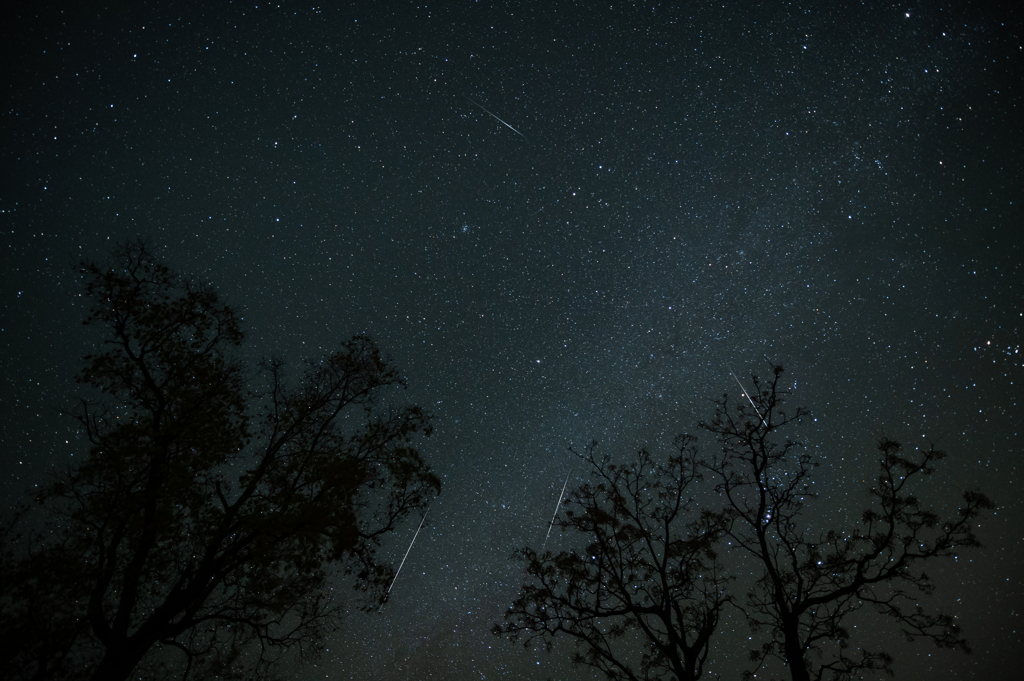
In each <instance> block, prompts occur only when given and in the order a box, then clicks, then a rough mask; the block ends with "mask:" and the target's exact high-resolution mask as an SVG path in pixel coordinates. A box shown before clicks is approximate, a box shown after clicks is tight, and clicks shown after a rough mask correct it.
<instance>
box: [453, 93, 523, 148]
mask: <svg viewBox="0 0 1024 681" xmlns="http://www.w3.org/2000/svg"><path fill="white" fill-rule="evenodd" d="M463 96H465V95H463ZM466 99H469V101H471V102H473V104H476V105H477V106H478V107H480V108H481V109H483V110H484V111H486V112H487V113H488V114H490V115H491V116H493V117H494V119H495V120H496V121H498V122H499V123H501V124H502V125H504V126H505V127H506V128H508V129H509V130H511V131H512V132H514V133H515V134H517V135H519V136H520V137H522V138H523V139H524V140H525V139H526V135H524V134H523V133H521V132H519V131H518V130H516V129H515V128H513V127H512V126H511V125H509V124H508V123H506V122H505V121H503V120H501V119H500V118H498V117H497V116H495V115H494V114H492V113H491V112H490V111H487V109H486V108H484V105H483V104H480V103H479V102H477V101H475V100H473V99H470V98H469V97H466ZM526 141H527V142H529V140H526Z"/></svg>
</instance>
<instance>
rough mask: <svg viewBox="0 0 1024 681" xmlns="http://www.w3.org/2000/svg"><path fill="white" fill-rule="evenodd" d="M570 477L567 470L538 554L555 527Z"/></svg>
mask: <svg viewBox="0 0 1024 681" xmlns="http://www.w3.org/2000/svg"><path fill="white" fill-rule="evenodd" d="M571 475H572V469H571V468H570V469H569V474H568V475H566V476H565V483H563V484H562V493H561V494H559V495H558V503H557V504H555V512H554V513H553V514H551V522H550V523H548V536H547V537H544V544H542V545H541V547H540V552H541V553H544V549H545V548H546V547H547V545H548V539H549V538H550V537H551V528H552V527H554V525H555V516H557V515H558V509H559V508H561V506H562V498H563V497H565V488H566V487H568V485H569V477H570V476H571Z"/></svg>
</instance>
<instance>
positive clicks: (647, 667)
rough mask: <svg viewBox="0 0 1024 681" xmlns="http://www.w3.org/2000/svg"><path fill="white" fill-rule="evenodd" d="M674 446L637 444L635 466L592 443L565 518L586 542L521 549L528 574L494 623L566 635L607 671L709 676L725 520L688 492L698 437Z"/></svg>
mask: <svg viewBox="0 0 1024 681" xmlns="http://www.w3.org/2000/svg"><path fill="white" fill-rule="evenodd" d="M676 446H677V451H676V452H675V453H674V454H673V455H672V456H670V457H669V458H668V460H667V461H659V460H656V459H655V458H654V457H653V456H652V455H651V454H650V453H649V452H648V451H647V450H640V452H639V453H638V454H637V457H636V458H635V459H634V460H633V461H632V462H631V464H630V465H628V466H620V465H617V464H615V463H612V462H611V461H610V460H609V459H608V458H607V457H603V458H600V459H599V458H596V457H595V445H591V447H590V448H589V449H588V450H587V451H586V452H585V453H584V454H581V455H578V456H579V457H580V458H581V459H582V461H583V462H584V463H585V465H586V466H587V468H588V469H589V472H590V481H589V482H587V483H585V484H583V485H582V486H580V487H579V488H577V489H575V490H573V491H572V492H571V493H570V494H569V496H568V497H567V498H566V502H565V506H566V511H565V518H564V519H559V520H558V521H556V522H557V524H558V526H559V527H560V528H562V529H564V530H567V531H568V532H569V535H570V537H572V538H573V539H575V540H577V541H579V542H580V543H579V544H578V545H577V546H578V547H579V548H574V549H571V550H568V551H562V552H559V553H558V554H552V553H551V552H550V551H547V552H545V553H543V554H539V553H537V552H536V551H535V550H533V549H530V548H525V549H522V550H521V551H520V552H519V554H520V556H521V558H522V559H523V560H524V561H525V563H526V573H527V575H528V576H529V577H530V578H531V580H530V581H529V582H527V583H526V584H525V585H524V586H523V587H522V591H521V593H520V595H519V597H518V598H517V599H516V600H515V602H514V603H513V604H512V606H511V608H510V609H509V610H508V612H507V613H506V614H505V623H504V624H503V625H501V624H496V625H495V626H494V631H493V633H494V634H495V635H503V634H508V635H510V638H512V639H513V640H521V641H522V642H523V644H524V646H527V647H528V646H530V645H531V644H533V643H536V642H540V643H542V644H543V645H545V646H546V647H547V649H548V650H550V649H551V645H552V640H553V639H554V638H555V637H556V636H558V635H566V636H568V637H569V638H571V639H573V640H574V641H575V643H576V645H577V652H576V653H575V654H574V656H573V661H574V662H575V663H577V664H582V665H589V666H591V667H594V668H596V669H598V670H600V671H601V672H603V673H604V674H605V675H606V676H607V677H608V678H609V679H652V678H673V679H679V680H685V681H689V680H691V679H698V678H700V676H701V673H702V671H703V667H704V663H705V661H706V660H707V656H708V651H709V643H710V639H711V635H712V634H713V633H714V631H715V628H716V627H717V625H718V621H719V616H720V614H721V611H722V608H723V606H724V605H725V604H726V603H727V602H728V600H729V597H728V595H727V594H726V592H725V590H724V586H725V582H726V579H725V578H724V577H723V576H722V568H721V565H720V564H719V563H718V560H717V556H716V554H715V550H714V549H715V545H716V544H717V543H718V539H719V537H720V535H721V532H722V531H723V526H722V525H721V516H718V515H715V514H711V513H707V512H702V511H701V510H700V509H699V508H698V505H697V502H696V501H695V500H694V499H693V498H692V497H691V496H690V495H691V491H690V487H691V485H692V484H693V483H694V482H695V481H697V480H698V478H699V477H700V465H699V461H698V459H697V455H696V451H695V449H694V447H693V441H692V439H691V438H689V437H685V436H684V437H681V438H679V439H678V440H677V441H676ZM637 641H639V646H637ZM638 648H639V653H640V654H639V658H640V659H639V663H638V664H637V661H636V660H635V659H634V658H635V657H637V655H636V652H637V651H638ZM631 660H632V661H631Z"/></svg>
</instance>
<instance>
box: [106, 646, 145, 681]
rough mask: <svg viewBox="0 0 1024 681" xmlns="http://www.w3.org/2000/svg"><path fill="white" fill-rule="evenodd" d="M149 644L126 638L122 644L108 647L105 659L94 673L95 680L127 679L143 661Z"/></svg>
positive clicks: (121, 680)
mask: <svg viewBox="0 0 1024 681" xmlns="http://www.w3.org/2000/svg"><path fill="white" fill-rule="evenodd" d="M151 645H152V642H151V643H149V644H146V643H143V642H140V641H133V640H132V639H125V640H124V641H122V643H121V644H120V645H116V646H112V647H107V651H106V653H104V655H103V659H101V660H100V662H99V664H98V665H96V668H95V670H94V671H93V673H92V678H93V681H125V680H126V679H127V678H128V677H129V676H131V673H132V672H133V671H134V670H135V667H136V666H137V665H138V664H139V662H140V661H142V658H143V656H144V655H145V654H146V651H147V650H149V648H150V646H151Z"/></svg>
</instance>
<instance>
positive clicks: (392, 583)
mask: <svg viewBox="0 0 1024 681" xmlns="http://www.w3.org/2000/svg"><path fill="white" fill-rule="evenodd" d="M427 513H430V506H429V505H428V506H427V510H426V511H425V512H424V513H423V518H421V519H420V525H419V527H417V528H416V534H414V535H413V536H412V541H411V542H409V548H407V549H406V550H405V555H404V556H402V562H401V563H399V564H398V572H396V573H395V578H394V579H392V580H391V586H389V587H388V590H387V593H385V594H384V603H387V601H388V596H390V595H391V589H393V588H394V586H395V582H397V581H398V575H400V574H401V573H402V566H403V565H405V559H406V558H408V557H409V552H410V551H412V545H413V544H415V543H416V537H418V536H420V530H421V529H422V528H423V521H424V520H426V519H427ZM384 603H381V604H380V610H378V611H377V612H380V611H381V610H383V609H384Z"/></svg>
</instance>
